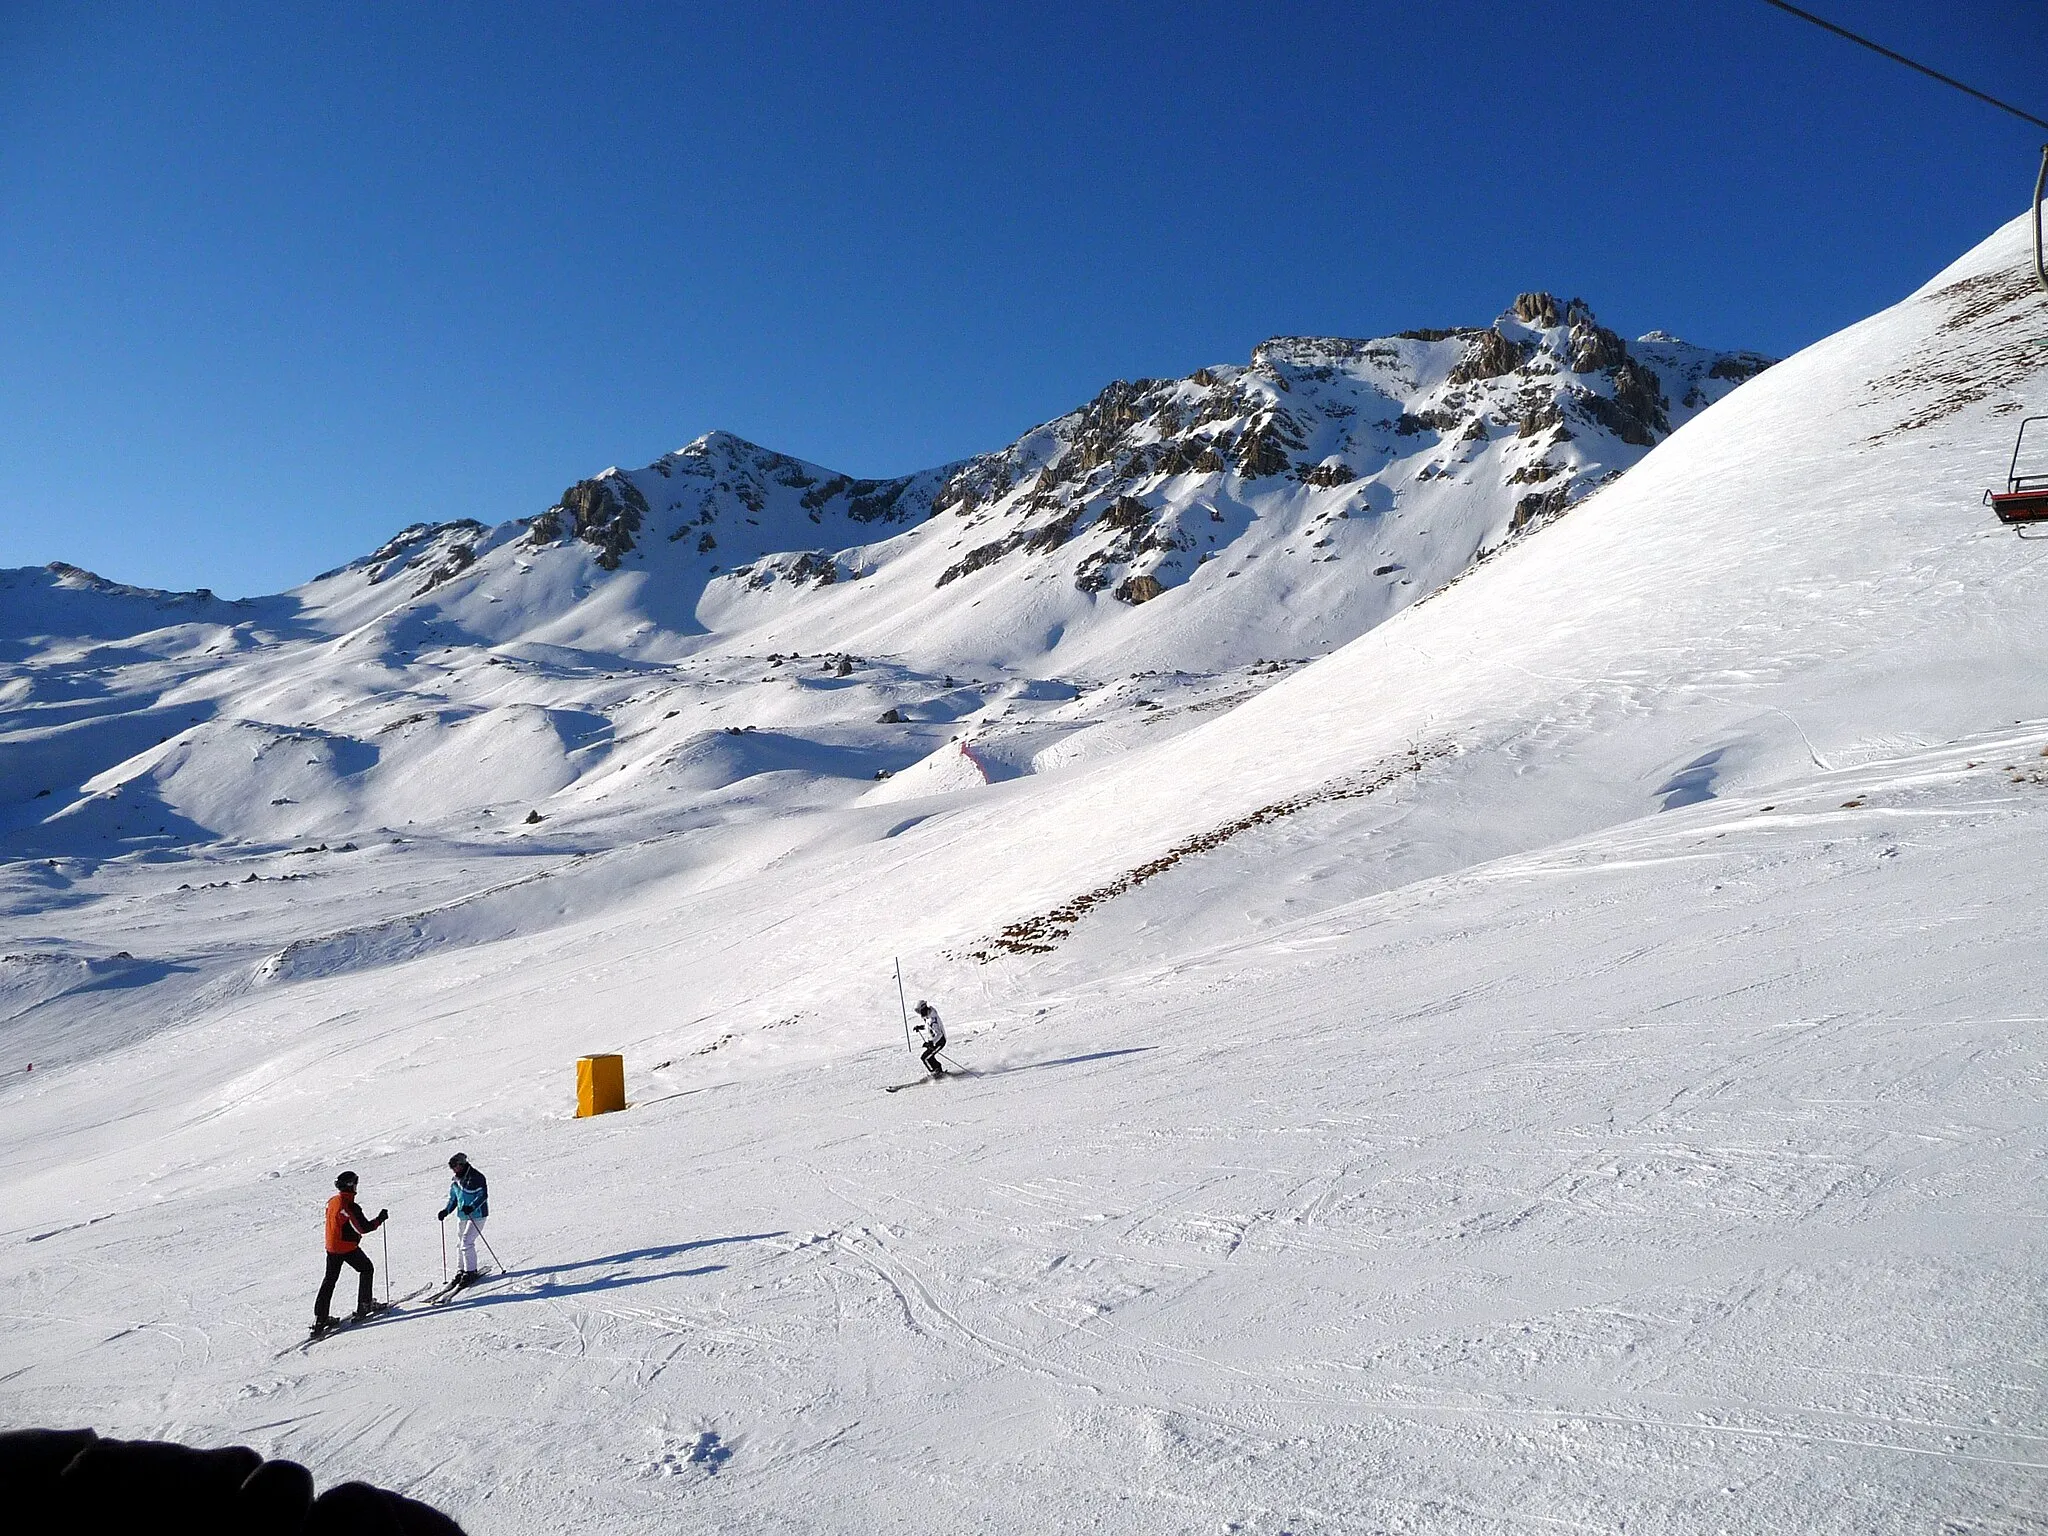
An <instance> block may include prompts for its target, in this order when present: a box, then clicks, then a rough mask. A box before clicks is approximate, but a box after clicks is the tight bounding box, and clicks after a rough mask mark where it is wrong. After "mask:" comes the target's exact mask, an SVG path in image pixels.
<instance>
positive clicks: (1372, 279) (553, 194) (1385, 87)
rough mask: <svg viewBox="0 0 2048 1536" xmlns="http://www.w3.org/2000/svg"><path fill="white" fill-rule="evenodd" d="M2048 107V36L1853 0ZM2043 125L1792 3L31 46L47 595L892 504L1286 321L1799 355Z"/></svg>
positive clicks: (19, 498)
mask: <svg viewBox="0 0 2048 1536" xmlns="http://www.w3.org/2000/svg"><path fill="white" fill-rule="evenodd" d="M1808 8H1809V9H1814V10H1818V11H1820V12H1821V14H1823V15H1827V16H1829V17H1830V18H1832V19H1834V20H1837V21H1839V22H1841V23H1842V24H1844V25H1846V26H1851V27H1855V28H1857V29H1859V30H1863V31H1866V32H1869V33H1871V34H1873V35H1875V36H1876V37H1878V38H1879V39H1880V40H1881V41H1884V42H1886V43H1888V44H1890V45H1892V46H1894V47H1896V48H1899V49H1900V50H1902V51H1904V52H1907V53H1911V54H1914V55H1916V56H1919V57H1922V58H1924V59H1925V60H1926V61H1927V62H1929V63H1930V64H1932V65H1934V66H1935V67H1937V68H1941V69H1944V70H1946V71H1948V72H1949V73H1952V74H1956V75H1960V76H1962V77H1963V78H1965V79H1967V80H1970V81H1971V82H1973V83H1975V84H1977V85H1978V86H1979V87H1980V88H1982V89H1985V90H1988V91H1990V92H1991V93H1992V94H1994V95H2000V96H2003V97H2005V98H2006V99H2008V100H2012V101H2014V102H2015V103H2016V104H2017V105H2019V106H2021V107H2024V108H2026V109H2028V110H2030V111H2033V112H2035V113H2036V114H2037V115H2041V116H2048V86H2044V85H2043V84H2042V76H2041V72H2040V65H2041V63H2042V62H2043V60H2044V59H2048V5H2043V4H2042V3H2041V0H1948V3H1946V4H1943V5H1940V6H1929V5H1926V4H1924V3H1905V0H1808ZM2039 146H2040V135H2039V132H2038V130H2034V129H2030V128H2028V127H2027V126H2026V125H2025V124H2022V123H2019V122H2016V121H2014V120H2012V119H2009V118H2005V117H2004V116H2002V115H2001V114H1999V113H1997V112H1995V111H1993V110H1992V109H1990V108H1988V107H1984V106H1980V105H1978V104H1976V103H1974V102H1971V101H1970V100H1968V99H1967V98H1964V97H1961V96H1958V95H1956V94H1954V93H1952V92H1949V91H1946V90H1944V89H1943V88H1942V87H1940V86H1938V85H1936V84H1934V83H1933V82H1930V81H1925V80H1923V79H1921V78H1919V77H1917V76H1915V75H1912V74H1910V73H1908V72H1906V71H1904V70H1901V69H1900V68H1899V67H1898V66H1896V65H1892V64H1889V63H1887V62H1886V61H1884V60H1882V59H1879V58H1876V57H1874V56H1871V55H1869V54H1866V53H1864V52H1863V51H1861V50H1858V49H1855V48H1852V47H1850V46H1849V45H1847V44H1845V43H1841V42H1839V41H1837V40H1835V39H1832V38H1830V37H1827V36H1825V35H1824V34H1821V33H1818V32H1816V31H1814V30H1812V29H1811V28H1808V27H1806V26H1804V25H1803V24H1801V23H1799V22H1796V21H1794V20H1792V19H1791V18H1789V17H1787V16H1785V15H1783V14H1781V13H1779V12H1777V11H1774V10H1771V9H1770V8H1768V7H1767V6H1765V5H1763V4H1761V3H1760V0H1688V3H1686V4H1682V5H1644V4H1641V3H1639V0H1637V3H1621V0H1613V3H1599V0H1581V3H1570V0H1553V3H1545V0H1518V3H1513V4H1509V3H1476V0H1472V3H1467V0H1432V3H1430V4H1426V5H1415V4H1411V3H1400V4H1395V3H1377V0H1355V3H1352V4H1349V5H1276V6H1273V7H1270V8H1263V9H1262V8H1258V7H1247V6H1244V5H1241V4H1233V5H1172V6H1167V5H1158V6H1153V5H1123V6H1107V7H1105V6H1102V5H1100V4H1089V5H1065V4H1055V3H1045V4H1039V5H1034V6H1031V7H1014V8H1007V9H1005V10H1002V11H1000V12H998V11H996V10H994V9H993V8H991V10H990V11H989V12H988V13H986V14H977V13H976V12H975V11H973V10H971V9H965V10H964V9H963V8H960V7H953V6H937V5H934V6H930V7H917V6H903V5H896V6H892V5H886V4H871V5H867V6H861V7H853V6H835V7H796V6H789V7H778V6H773V5H753V6H747V7H731V8H720V9H709V8H706V9H696V8H691V7H685V6H669V5H662V6H634V5H626V4H618V5H609V6H604V7H571V6H532V5H520V4H510V3H501V4H491V5H483V4H476V5H471V4H436V5H431V6H410V7H402V6H397V5H388V6H385V5H365V6H347V7H337V6H331V5H323V6H317V7H314V6H306V7H297V6H293V5H289V4H281V3H272V4H266V5H263V6H248V7H232V6H208V5H203V4H192V5H186V6H177V7H167V6H157V5H149V6H143V5H134V6H128V5H91V4H78V3H70V4H43V3H41V0H27V3H23V0H16V3H15V4H13V5H11V6H8V7H5V8H0V205H4V206H5V208H6V210H7V213H6V217H5V219H4V220H0V294H4V295H5V310H4V316H5V318H4V322H0V566H13V565H29V564H42V563H44V562H46V561H50V560H56V559H63V560H69V561H72V562H73V563H75V564H79V565H85V566H88V567H91V568H92V569H95V570H98V571H100V572H101V573H102V574H105V575H108V576H111V577H114V578H117V579H120V580H126V581H133V582H137V583H141V584H146V585H155V586H171V587H181V588H182V587H192V586H200V585H205V586H211V587H213V588H215V589H216V590H217V591H220V592H221V593H223V594H224V595H230V596H240V595H247V594H251V593H255V592H262V591H271V590H277V589H280V588H282V587H284V586H287V585H290V584H292V583H294V582H297V581H299V580H302V579H304V578H306V577H308V576H310V575H312V574H314V573H315V572H317V571H320V570H323V569H326V568H328V567H330V566H333V565H337V564H340V563H341V562H342V561H344V560H347V559H350V558H353V557H354V556H356V555H358V554H361V553H363V552H365V551H367V550H368V549H370V548H372V547H373V546H375V545H376V544H377V543H379V542H381V541H382V540H383V539H384V538H386V537H387V536H388V535H389V534H390V533H392V532H393V531H395V530H396V529H398V528H399V527H401V526H403V525H405V524H407V523H410V522H415V521H421V520H439V519H449V518H457V517H474V518H477V519H480V520H482V521H485V522H497V521H501V520H503V519H505V518H509V517H516V516H527V515H531V514H532V513H534V512H538V511H540V510H542V509H543V508H544V507H546V506H547V505H548V504H549V503H550V502H551V501H552V500H554V498H555V497H556V496H557V495H559V493H560V492H561V490H562V488H563V487H564V486H566V485H567V484H569V483H570V482H571V481H573V480H575V479H578V478H580V477H582V476H584V475H587V474H591V473H594V472H596V471H597V470H599V469H602V468H603V467H605V466H606V465H607V464H612V463H621V464H629V465H637V464H642V463H645V462H647V461H648V460H649V459H652V458H653V457H655V456H656V455H658V454H660V453H662V452H664V451H666V450H668V449H671V448H674V447H678V446H680V445H681V444H683V443H684V442H687V441H688V440H689V439H690V438H692V437H694V436H696V435H697V434H698V433H700V432H704V431H707V430H709V429H712V428H714V427H722V428H726V429H728V430H731V431H735V432H738V433H740V434H742V435H744V436H746V437H750V438H753V439H755V440H756V441H759V442H763V443H766V444H768V445H770V446H772V447H775V448H779V449H782V450H784V451H786V452H790V453H795V454H798V455H801V456H803V457H805V458H810V459H814V460H817V461H819V462H821V463H824V464H827V465H830V466H832V467H834V468H837V469H843V470H847V471H849V472H852V473H857V474H886V473H897V472H902V471H906V470H910V469H914V468H919V467H923V466H925V465H928V464H933V463H938V462H943V461H945V460H948V459H953V458H959V457H963V456H965V455H967V454H970V453H974V452H978V451H981V450H984V449H989V448H995V447H999V446H1001V445H1002V444H1004V443H1005V442H1007V441H1009V440H1010V439H1011V438H1013V437H1015V436H1016V435H1017V434H1018V433H1020V432H1021V431H1023V430H1024V429H1025V428H1027V427H1029V426H1031V425H1033V424H1034V423H1036V422H1038V421H1041V420H1044V419H1046V418H1047V417H1050V416H1053V415H1056V414H1058V413H1060V412H1061V411H1064V410H1066V409H1069V408H1070V407H1072V406H1074V405H1076V404H1078V403H1080V402H1081V401H1083V400H1085V399H1087V398H1088V397H1089V396H1091V395H1092V394H1094V393H1095V391H1096V390H1097V389H1099V388H1100V387H1101V386H1102V385H1103V384H1104V383H1105V382H1107V381H1108V380H1110V379H1112V378H1134V377H1139V376H1145V375H1151V376H1158V375H1168V374H1179V373H1184V372H1187V371H1189V370H1191V369H1193V368H1196V367H1198V366H1200V365H1202V364H1204V363H1211V362H1221V361H1233V360H1242V359H1243V358H1244V357H1245V356H1246V354H1247V353H1248V352H1249V350H1250V349H1251V347H1252V346H1253V345H1254V344H1255V343H1257V342H1258V341H1259V340H1261V339H1262V338H1264V337H1266V336H1268V335H1273V334H1277V333H1289V332H1292V333H1302V332H1309V333H1327V334H1339V335H1373V334H1380V333H1384V332H1387V331H1392V330H1399V329H1403V328H1407V327H1412V326H1420V325H1448V324H1461V323H1470V324H1483V323H1485V322H1486V321H1487V320H1489V319H1491V318H1492V317H1493V315H1494V314H1496V313H1497V312H1498V311H1499V310H1500V309H1501V308H1502V307H1503V306H1504V305H1505V304H1506V303H1507V302H1508V300H1509V299H1511V298H1512V297H1513V295H1514V294H1515V293H1516V292H1517V291H1518V290H1521V289H1526V288H1548V289H1551V290H1554V291H1556V292H1558V293H1560V294H1563V295H1567V296H1569V295H1573V294H1578V295H1583V296H1584V297H1585V298H1587V299H1588V300H1590V301H1591V302H1592V304H1593V305H1594V307H1595V308H1596V309H1597V310H1598V311H1599V313H1600V315H1601V317H1602V318H1603V319H1604V320H1606V321H1607V322H1608V323H1609V324H1612V325H1614V326H1616V327H1617V328H1618V329H1620V330H1622V331H1623V332H1625V333H1626V334H1630V335H1633V334H1637V333H1639V332H1641V331H1644V330H1647V329H1650V328H1652V327H1662V328H1664V329H1667V330H1671V331H1675V332H1677V333H1678V334H1680V335H1683V336H1686V337H1688V338H1690V339H1693V340H1696V341H1700V342H1704V343H1708V344H1713V345H1720V346H1729V347H1738V346H1753V347H1759V348H1762V349H1764V350H1767V351H1773V352H1777V353H1780V354H1782V353H1786V352H1789V351H1792V350H1794V349H1796V348H1797V347H1799V346H1801V345H1803V344H1805V343H1806V342H1809V341H1812V340H1814V339H1816V338H1818V337H1820V336H1822V335H1825V334H1827V333H1828V332H1829V331H1831V330H1833V329H1836V328H1837V327H1839V326H1841V325H1843V324H1845V323H1847V322H1849V321H1852V320H1854V319H1857V318H1859V317H1860V316H1862V315H1864V314H1866V313H1868V312H1870V311H1871V310H1873V309H1875V308H1878V307H1880V306H1882V305H1884V304H1886V303H1889V302H1890V301H1892V300H1893V299H1895V298H1897V297H1898V296H1900V295H1901V294H1902V293H1904V292H1906V291H1908V290H1910V289H1911V288H1913V287H1915V286H1917V285H1918V284H1919V283H1920V282H1921V281H1923V280H1924V279H1925V278H1926V277H1927V276H1928V275H1930V274H1931V273H1932V272H1933V271H1935V270H1936V269H1937V268H1939V267H1940V266H1942V265H1944V264H1946V263H1947V262H1948V261H1949V260H1951V259H1952V258H1953V257H1955V256H1956V255H1958V254H1960V253H1961V251H1963V250H1964V249H1965V248H1967V247H1968V246H1970V245H1972V244H1974V243H1975V242H1976V241H1978V240H1979V239H1981V238H1982V237H1983V236H1984V235H1985V234H1986V233H1988V232H1989V231H1990V230H1991V229H1992V228H1993V227H1994V226H1995V225H1997V224H1999V223H2001V222H2003V221H2004V220H2006V219H2008V218H2010V217H2012V216H2013V215H2014V214H2016V213H2019V212H2021V211H2022V210H2023V208H2024V207H2025V205H2026V200H2027V196H2028V194H2029V193H2030V191H2031V186H2032V177H2033V171H2034V168H2035V164H2036V162H2037V158H2038V153H2039Z"/></svg>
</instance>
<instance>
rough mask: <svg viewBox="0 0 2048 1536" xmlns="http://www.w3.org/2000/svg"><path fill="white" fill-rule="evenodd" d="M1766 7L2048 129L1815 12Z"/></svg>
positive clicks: (1768, 1)
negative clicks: (1796, 18)
mask: <svg viewBox="0 0 2048 1536" xmlns="http://www.w3.org/2000/svg"><path fill="white" fill-rule="evenodd" d="M1764 4H1765V5H1769V6H1775V7H1776V8H1777V9H1778V10H1781V11H1783V12H1785V13H1786V14H1787V15H1790V16H1797V17H1798V18H1799V19H1800V20H1801V21H1810V22H1812V23H1813V24H1814V25H1815V26H1816V27H1819V28H1821V29H1822V30H1824V31H1828V32H1832V33H1834V34H1835V36H1837V37H1846V38H1847V39H1848V40H1849V41H1850V42H1852V43H1856V44H1859V45H1861V46H1862V47H1865V48H1868V49H1869V50H1870V51H1871V52H1872V53H1881V54H1883V55H1884V56H1885V57H1886V58H1888V59H1890V60H1892V61H1893V62H1894V63H1897V64H1903V65H1905V66H1906V68H1908V69H1917V70H1919V71H1920V73H1921V74H1923V75H1926V76H1927V77H1928V78H1930V79H1933V80H1939V81H1940V82H1941V83H1942V84H1943V85H1950V86H1954V87H1955V88H1956V89H1957V90H1959V91H1961V92H1962V93H1963V94H1964V95H1965V96H1974V97H1976V98H1977V99H1978V100H1979V101H1981V102H1985V103H1987V104H1989V105H1991V106H1994V107H1996V108H1998V110H1999V111H2001V112H2010V113H2011V114H2012V115H2013V116H2014V117H2016V118H2019V119H2020V120H2021V121H2022V122H2027V123H2032V124H2033V125H2034V126H2035V127H2036V128H2048V118H2039V117H2036V116H2034V114H2033V113H2031V112H2022V111H2021V110H2020V109H2019V108H2018V107H2015V106H2013V105H2011V104H2010V103H2009V102H2003V101H2000V100H1999V99H1998V98H1997V97H1996V96H1987V95H1985V94H1984V93H1983V92H1982V91H1980V90H1978V89H1977V88H1976V87H1975V86H1973V85H1965V84H1963V82H1962V81H1960V80H1958V79H1956V78H1955V77H1954V76H1953V75H1944V74H1943V73H1942V72H1941V71H1940V70H1938V69H1929V68H1928V67H1927V66H1926V65H1925V64H1922V63H1920V62H1919V61H1918V60H1916V59H1909V58H1907V57H1906V56H1905V55H1904V54H1903V53H1895V52H1893V51H1892V50H1891V49H1889V48H1887V47H1885V46H1884V44H1882V43H1873V42H1872V41H1871V40H1870V39H1869V38H1867V37H1862V36H1859V35H1858V34H1857V33H1854V32H1851V31H1850V30H1849V29H1848V28H1847V27H1838V26H1836V25H1835V24H1834V23H1833V22H1832V21H1825V20H1823V19H1822V18H1820V17H1818V16H1816V15H1814V14H1813V12H1811V11H1802V10H1801V9H1799V7H1798V6H1796V5H1787V4H1786V3H1785V0H1764Z"/></svg>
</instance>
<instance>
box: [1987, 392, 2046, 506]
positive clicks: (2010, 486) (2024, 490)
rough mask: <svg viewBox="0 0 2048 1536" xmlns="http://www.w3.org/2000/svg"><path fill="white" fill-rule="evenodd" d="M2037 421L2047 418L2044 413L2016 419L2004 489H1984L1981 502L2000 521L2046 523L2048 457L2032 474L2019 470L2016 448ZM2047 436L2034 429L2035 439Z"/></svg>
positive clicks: (2039, 439)
mask: <svg viewBox="0 0 2048 1536" xmlns="http://www.w3.org/2000/svg"><path fill="white" fill-rule="evenodd" d="M2037 422H2048V416H2029V417H2028V418H2027V419H2026V420H2025V421H2023V422H2021V423H2020V434H2019V436H2018V437H2017V438H2015V439H2014V440H2013V445H2012V464H2011V465H2010V466H2009V467H2008V469H2007V470H2006V476H2005V489H2004V490H2002V491H1986V492H1985V493H1984V502H1985V505H1987V506H1988V507H1990V508H1991V510H1992V512H1994V513H1995V514H1996V515H1997V517H1998V520H1999V521H2000V522H2001V523H2007V524H2011V525H2014V527H2015V531H2018V525H2020V524H2025V523H2048V460H2044V462H2043V463H2041V464H2040V465H2038V466H2031V467H2034V468H2037V469H2038V471H2039V472H2038V473H2035V474H2021V473H2020V450H2021V449H2023V448H2024V447H2025V446H2026V442H2027V428H2029V427H2031V426H2033V425H2034V424H2035V423H2037ZM2044 438H2048V432H2037V433H2035V434H2034V439H2035V441H2036V442H2037V443H2038V442H2040V441H2042V440H2043V439H2044Z"/></svg>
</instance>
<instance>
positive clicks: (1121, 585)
mask: <svg viewBox="0 0 2048 1536" xmlns="http://www.w3.org/2000/svg"><path fill="white" fill-rule="evenodd" d="M1165 590H1166V588H1165V587H1163V586H1161V585H1160V584H1159V578H1158V577H1157V576H1126V577H1125V578H1124V579H1123V580H1122V581H1120V582H1118V583H1117V585H1116V591H1115V593H1113V594H1112V595H1113V596H1114V597H1116V599H1117V600H1118V601H1119V602H1125V603H1129V604H1131V605H1132V606H1133V607H1135V606H1136V605H1137V604H1139V603H1149V602H1151V601H1152V599H1153V598H1155V597H1157V596H1159V594H1160V593H1162V592H1164V591H1165Z"/></svg>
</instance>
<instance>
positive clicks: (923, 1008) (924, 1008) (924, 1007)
mask: <svg viewBox="0 0 2048 1536" xmlns="http://www.w3.org/2000/svg"><path fill="white" fill-rule="evenodd" d="M917 1011H918V1012H919V1013H930V1012H931V1011H932V1005H931V1004H930V1003H928V1002H926V1001H925V1000H924V999H923V998H921V997H920V998H919V999H918V1000H917Z"/></svg>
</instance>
